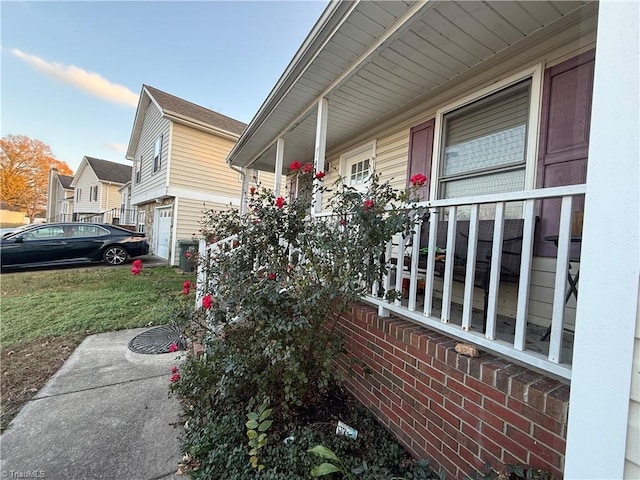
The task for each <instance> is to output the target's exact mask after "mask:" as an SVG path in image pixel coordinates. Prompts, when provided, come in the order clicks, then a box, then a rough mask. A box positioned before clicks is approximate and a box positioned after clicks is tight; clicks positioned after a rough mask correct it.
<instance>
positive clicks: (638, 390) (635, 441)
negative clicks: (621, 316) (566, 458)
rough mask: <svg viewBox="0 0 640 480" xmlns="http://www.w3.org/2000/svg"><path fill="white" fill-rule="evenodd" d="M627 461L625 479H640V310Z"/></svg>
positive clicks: (634, 360) (637, 324)
mask: <svg viewBox="0 0 640 480" xmlns="http://www.w3.org/2000/svg"><path fill="white" fill-rule="evenodd" d="M638 305H640V293H638ZM625 459H626V461H625V465H624V478H640V309H638V313H637V314H636V335H635V340H634V348H633V364H632V366H631V393H630V395H629V421H628V428H627V450H626V455H625Z"/></svg>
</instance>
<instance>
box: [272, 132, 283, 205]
mask: <svg viewBox="0 0 640 480" xmlns="http://www.w3.org/2000/svg"><path fill="white" fill-rule="evenodd" d="M283 162H284V138H282V137H279V138H278V140H277V141H276V167H275V171H274V172H273V173H274V181H273V194H274V195H275V196H276V197H279V196H280V190H281V189H282V164H283Z"/></svg>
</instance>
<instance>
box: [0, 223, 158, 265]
mask: <svg viewBox="0 0 640 480" xmlns="http://www.w3.org/2000/svg"><path fill="white" fill-rule="evenodd" d="M148 253H149V243H148V242H147V239H146V236H145V234H144V233H138V232H132V231H130V230H127V229H125V228H121V227H116V226H114V225H108V224H102V223H43V224H38V225H32V226H30V227H27V228H24V229H21V230H19V231H17V232H14V233H11V234H9V235H6V236H4V237H2V238H0V266H1V267H2V270H9V269H21V268H26V267H47V266H56V265H64V264H70V263H86V262H105V263H107V264H109V265H121V264H123V263H124V262H125V261H126V260H127V259H129V258H133V257H139V256H142V255H147V254H148Z"/></svg>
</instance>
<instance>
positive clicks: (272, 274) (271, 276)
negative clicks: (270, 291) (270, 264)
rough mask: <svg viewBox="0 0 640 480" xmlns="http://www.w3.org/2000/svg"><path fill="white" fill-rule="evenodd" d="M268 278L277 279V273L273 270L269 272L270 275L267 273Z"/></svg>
mask: <svg viewBox="0 0 640 480" xmlns="http://www.w3.org/2000/svg"><path fill="white" fill-rule="evenodd" d="M267 278H268V279H269V280H275V279H276V274H275V273H273V272H271V273H269V275H267Z"/></svg>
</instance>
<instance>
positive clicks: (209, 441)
mask: <svg viewBox="0 0 640 480" xmlns="http://www.w3.org/2000/svg"><path fill="white" fill-rule="evenodd" d="M334 391H339V389H337V387H336V389H334ZM329 402H330V405H328V407H327V408H328V409H331V410H332V411H333V413H330V412H329V411H328V410H327V411H319V412H318V414H319V415H317V416H315V417H310V416H304V417H303V418H297V419H296V421H295V422H289V423H288V424H286V425H285V424H284V423H282V422H281V423H274V424H273V425H272V426H271V427H272V429H273V431H272V430H271V429H270V430H269V441H268V443H267V444H266V445H265V446H264V447H263V448H262V449H261V450H260V462H261V464H264V465H265V467H264V469H263V470H261V471H258V470H257V469H255V468H253V467H252V466H251V464H250V462H249V461H248V459H247V452H248V451H249V450H248V441H247V436H246V435H245V432H246V428H245V418H246V415H245V414H246V410H245V409H244V408H241V407H235V408H234V409H231V410H227V411H224V412H220V411H217V410H210V411H209V412H208V413H207V415H206V417H205V418H204V419H203V421H202V422H198V423H191V422H190V423H189V426H188V428H187V429H186V430H185V433H184V436H183V451H184V452H186V453H187V454H188V456H189V457H190V458H193V459H196V458H197V459H198V460H197V462H193V461H192V463H191V464H190V465H184V467H183V469H184V471H185V472H186V473H189V475H191V477H192V478H220V472H224V478H229V479H234V480H249V479H255V478H264V479H273V480H285V479H287V480H289V479H291V480H293V479H308V478H310V475H311V471H312V469H313V467H314V466H316V465H317V462H318V461H317V458H315V457H314V456H312V455H310V454H309V453H308V450H309V449H310V448H312V447H314V446H316V445H318V444H322V445H325V446H326V447H327V448H330V449H331V450H332V451H333V452H335V454H336V455H337V456H338V457H340V459H341V461H342V462H343V464H344V466H345V468H346V469H348V471H349V472H353V474H354V475H355V476H356V478H358V479H362V480H382V479H384V480H388V479H390V478H406V479H415V480H418V479H436V478H440V476H439V475H437V474H436V473H435V472H433V471H432V470H431V468H430V467H429V464H428V462H427V461H421V462H416V461H413V460H412V459H411V458H410V457H409V455H408V454H407V453H406V452H405V451H404V450H403V449H402V447H400V446H399V445H398V443H397V442H396V441H395V439H394V438H393V437H392V436H391V435H390V434H389V433H388V432H387V431H386V430H385V429H384V428H383V427H382V426H381V425H380V424H379V423H378V422H377V421H376V420H375V418H373V416H372V415H371V414H370V413H369V412H368V411H367V410H366V409H364V408H363V407H361V406H360V405H358V404H357V403H356V402H355V401H354V400H352V399H350V397H342V396H339V398H335V396H334V398H333V399H330V400H329ZM338 418H340V419H341V420H343V421H344V422H346V423H348V424H350V425H353V426H356V427H357V428H358V437H357V439H355V440H353V439H351V438H347V437H345V436H340V435H336V433H335V431H336V424H337V419H338ZM194 467H195V468H196V469H193V468H194Z"/></svg>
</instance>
